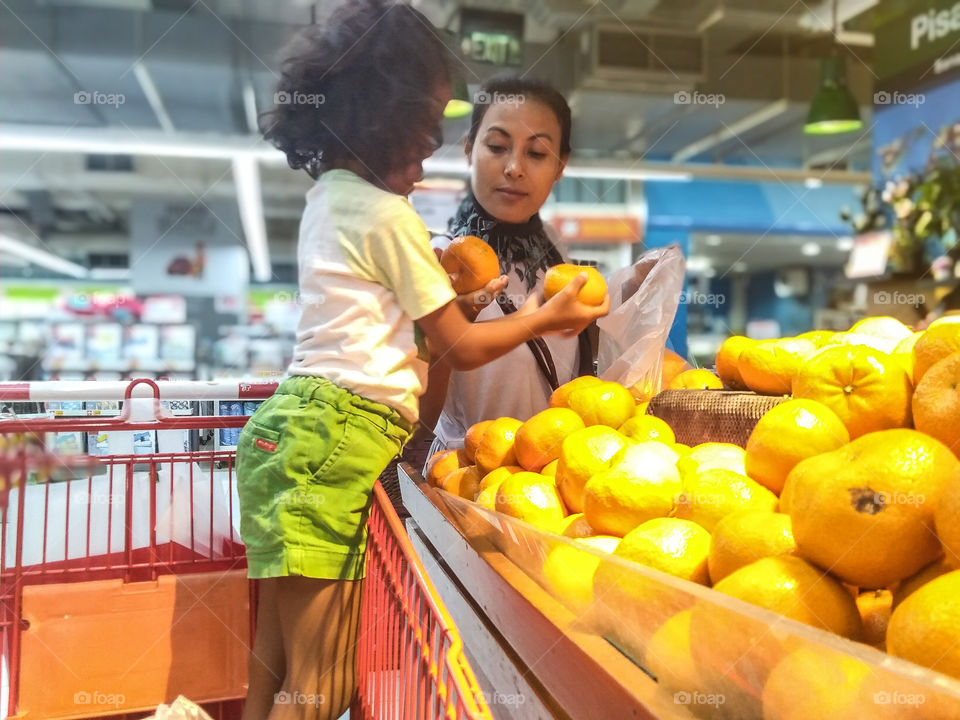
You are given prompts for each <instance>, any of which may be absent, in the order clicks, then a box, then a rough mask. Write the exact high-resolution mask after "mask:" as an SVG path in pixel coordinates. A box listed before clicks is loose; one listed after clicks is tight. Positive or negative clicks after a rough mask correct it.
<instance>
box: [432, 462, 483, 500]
mask: <svg viewBox="0 0 960 720" xmlns="http://www.w3.org/2000/svg"><path fill="white" fill-rule="evenodd" d="M440 487H441V488H443V489H444V490H446V491H447V492H448V493H451V494H452V495H459V496H460V497H462V498H465V499H466V500H473V499H474V498H475V497H476V496H477V492H479V490H480V472H479V471H478V470H477V466H476V465H468V466H467V467H462V468H457V469H456V470H453V471H452V472H449V473H447V474H446V475H444V476H443V479H442V480H441V481H440Z"/></svg>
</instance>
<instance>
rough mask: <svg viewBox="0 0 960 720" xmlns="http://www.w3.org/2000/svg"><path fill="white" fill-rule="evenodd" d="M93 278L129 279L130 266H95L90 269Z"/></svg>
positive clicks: (90, 275) (90, 276)
mask: <svg viewBox="0 0 960 720" xmlns="http://www.w3.org/2000/svg"><path fill="white" fill-rule="evenodd" d="M89 278H90V279H91V280H129V279H130V268H93V269H91V270H90V274H89Z"/></svg>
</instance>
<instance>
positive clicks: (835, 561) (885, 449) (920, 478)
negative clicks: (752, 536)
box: [781, 429, 960, 589]
mask: <svg viewBox="0 0 960 720" xmlns="http://www.w3.org/2000/svg"><path fill="white" fill-rule="evenodd" d="M958 473H960V460H957V458H956V457H955V456H954V455H953V453H951V452H950V450H949V449H947V447H946V446H945V445H943V443H941V442H940V441H939V440H935V439H934V438H932V437H930V436H929V435H924V434H923V433H921V432H917V431H916V430H908V429H899V430H883V431H880V432H875V433H870V434H868V435H864V436H863V437H861V438H858V439H856V440H853V441H851V442H850V443H848V444H847V445H844V446H843V447H840V448H838V449H837V450H833V451H831V452H827V453H822V454H820V455H815V456H814V457H811V458H807V459H806V460H802V461H801V462H800V463H799V464H797V466H796V467H794V468H793V470H792V471H791V472H790V474H789V475H788V476H787V482H786V483H785V485H784V489H783V496H782V497H784V498H787V497H788V498H789V503H788V507H787V508H786V509H787V510H788V511H789V514H790V519H791V520H792V522H793V535H794V537H795V538H796V540H797V548H798V551H799V553H800V555H802V556H803V557H805V558H807V559H808V560H810V561H812V562H815V563H816V564H817V565H819V566H820V567H823V568H827V569H828V570H829V571H830V572H832V573H834V574H835V575H837V576H838V577H839V578H840V579H841V580H843V581H844V582H848V583H850V584H851V585H856V586H857V587H859V588H866V589H876V588H883V587H887V586H889V585H891V584H892V583H894V582H896V581H897V580H901V579H903V578H905V577H907V576H909V575H912V574H913V573H915V572H916V571H917V570H919V569H920V568H922V567H923V566H924V565H926V564H927V563H930V562H932V561H933V560H936V558H937V557H938V556H939V555H940V553H941V552H942V547H941V545H940V541H939V540H938V539H937V537H936V535H935V534H934V533H933V532H932V530H933V527H934V508H935V507H936V506H937V503H938V501H939V500H940V496H941V493H942V492H943V490H944V488H946V487H947V485H948V483H949V482H951V481H952V480H955V479H956V477H957V474H958ZM782 506H783V502H782V501H781V507H782Z"/></svg>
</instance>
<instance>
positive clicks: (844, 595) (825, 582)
mask: <svg viewBox="0 0 960 720" xmlns="http://www.w3.org/2000/svg"><path fill="white" fill-rule="evenodd" d="M713 589H714V590H716V591H717V592H722V593H723V594H725V595H730V596H731V597H735V598H739V599H740V600H743V601H745V602H748V603H753V604H754V605H759V606H760V607H763V608H766V609H767V610H772V611H773V612H775V613H779V614H781V615H784V616H786V617H788V618H792V619H793V620H797V621H799V622H802V623H806V624H807V625H812V626H813V627H818V628H821V629H823V630H828V631H830V632H832V633H836V634H837V635H842V636H843V637H847V638H851V639H852V640H857V639H859V637H860V635H861V633H862V628H861V625H860V612H859V611H858V610H857V604H856V602H855V601H854V599H853V597H852V596H851V595H850V593H848V592H847V591H846V590H845V589H844V588H843V586H842V585H841V584H840V583H839V582H837V581H836V580H834V579H833V578H832V577H830V576H829V575H827V574H826V573H824V572H823V571H822V570H820V569H819V568H815V567H814V566H813V565H811V564H810V563H808V562H806V561H805V560H803V559H801V558H798V557H794V556H792V555H778V556H776V557H766V558H761V559H760V560H757V561H756V562H754V563H751V564H750V565H747V566H745V567H742V568H740V569H739V570H735V571H734V572H732V573H730V574H729V575H727V576H726V577H725V578H723V579H722V580H721V581H720V582H718V583H716V584H715V585H714V586H713Z"/></svg>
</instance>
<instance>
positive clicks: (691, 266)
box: [687, 255, 711, 273]
mask: <svg viewBox="0 0 960 720" xmlns="http://www.w3.org/2000/svg"><path fill="white" fill-rule="evenodd" d="M710 269H711V264H710V258H708V257H707V256H705V255H691V256H690V257H689V258H687V272H692V273H703V272H706V271H707V270H710Z"/></svg>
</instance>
